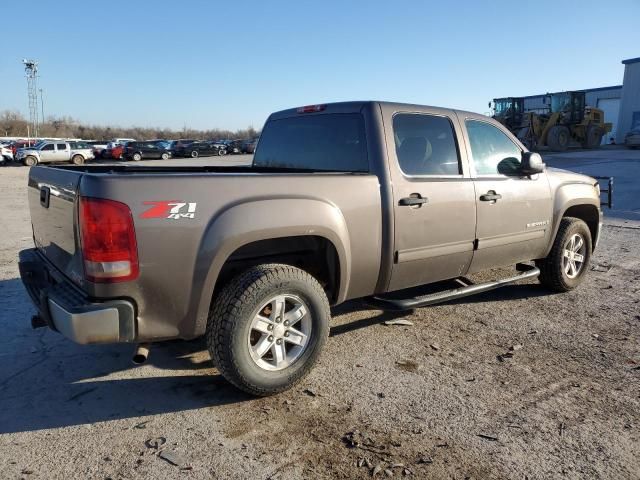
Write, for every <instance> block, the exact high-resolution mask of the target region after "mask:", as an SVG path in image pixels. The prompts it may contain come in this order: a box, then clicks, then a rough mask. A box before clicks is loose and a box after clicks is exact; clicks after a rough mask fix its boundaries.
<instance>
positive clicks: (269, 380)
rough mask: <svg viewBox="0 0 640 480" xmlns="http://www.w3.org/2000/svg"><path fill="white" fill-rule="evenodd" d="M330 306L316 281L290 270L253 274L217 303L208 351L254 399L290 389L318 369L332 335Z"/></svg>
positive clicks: (261, 268)
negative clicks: (313, 369) (326, 343)
mask: <svg viewBox="0 0 640 480" xmlns="http://www.w3.org/2000/svg"><path fill="white" fill-rule="evenodd" d="M330 315H331V313H330V310H329V302H328V300H327V296H326V294H325V292H324V290H323V289H322V287H321V286H320V284H319V283H318V281H317V280H316V279H315V278H313V277H312V276H311V275H309V274H308V273H307V272H305V271H303V270H300V269H299V268H296V267H292V266H290V265H282V264H266V265H258V266H256V267H252V268H249V269H248V270H246V271H244V272H243V273H241V274H239V275H238V276H236V277H235V278H234V279H233V280H231V281H230V282H229V283H228V284H227V285H226V286H225V287H224V288H223V289H222V291H221V292H220V293H219V294H218V296H217V297H216V299H215V300H214V302H213V308H212V309H211V312H210V313H209V320H208V324H207V345H208V347H209V352H210V353H211V357H212V358H213V359H214V363H215V365H216V367H217V368H218V369H219V370H220V372H221V373H222V375H223V376H224V377H225V378H226V379H227V380H228V381H230V382H231V383H233V384H234V385H235V386H236V387H238V388H240V389H241V390H244V391H246V392H248V393H251V394H253V395H260V396H265V395H272V394H275V393H279V392H282V391H284V390H287V389H289V388H291V387H292V386H293V385H295V384H296V383H297V382H299V381H300V380H301V379H302V378H303V377H304V376H305V375H307V373H309V371H310V370H311V368H312V367H313V366H314V365H315V363H316V361H317V360H318V357H319V356H320V352H321V350H322V347H323V346H324V344H325V342H326V340H327V336H328V333H329V320H330Z"/></svg>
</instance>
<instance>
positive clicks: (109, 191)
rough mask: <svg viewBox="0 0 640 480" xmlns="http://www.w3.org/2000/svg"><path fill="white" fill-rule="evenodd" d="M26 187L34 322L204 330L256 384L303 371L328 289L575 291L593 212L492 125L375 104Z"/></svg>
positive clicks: (560, 174)
mask: <svg viewBox="0 0 640 480" xmlns="http://www.w3.org/2000/svg"><path fill="white" fill-rule="evenodd" d="M28 190H29V207H30V211H31V219H32V224H33V239H34V243H35V248H33V249H29V250H25V251H23V252H21V254H20V272H21V276H22V279H23V282H24V284H25V286H26V288H27V290H28V292H29V293H30V295H31V297H32V299H33V301H34V302H35V304H36V306H37V308H38V311H39V313H38V315H36V316H34V318H33V319H32V324H33V325H34V327H40V326H47V325H48V326H49V327H51V328H53V329H55V330H57V331H59V332H60V333H62V334H63V335H65V336H67V337H69V338H70V339H72V340H74V341H76V342H78V343H84V344H90V343H109V342H131V343H137V344H147V343H149V342H156V341H161V340H167V339H176V338H182V339H192V338H196V337H200V336H203V335H204V336H206V339H207V342H208V346H209V349H210V352H211V356H212V358H213V361H214V363H215V365H216V366H217V368H218V369H219V370H220V371H221V372H222V374H223V375H224V376H225V377H226V378H227V379H228V380H229V381H231V382H232V383H234V384H235V385H237V386H238V387H239V388H241V389H243V390H246V391H248V392H251V393H253V394H256V395H268V394H272V393H276V392H280V391H283V390H285V389H287V388H289V387H291V386H292V385H293V384H295V383H296V382H297V381H299V380H300V379H301V378H302V377H303V376H304V375H305V374H306V373H307V372H308V371H309V370H310V369H311V367H312V366H313V365H314V363H315V362H316V360H317V358H318V356H319V354H320V351H321V350H322V347H323V345H324V343H325V341H326V339H327V335H328V332H329V323H330V316H331V312H330V305H336V304H339V303H342V302H344V301H346V300H349V299H354V298H364V299H365V300H366V302H368V303H369V304H372V305H375V306H376V307H378V308H382V309H393V310H409V309H413V308H417V307H422V306H426V305H431V304H434V303H438V302H443V301H446V300H450V299H454V298H460V297H463V296H466V295H470V294H473V293H478V292H482V291H486V290H489V289H492V288H496V287H499V286H502V285H506V284H509V283H513V282H515V281H517V280H520V279H523V278H529V277H535V276H538V277H539V279H540V282H541V283H542V284H544V285H545V286H547V287H549V288H550V289H551V290H555V291H566V290H570V289H572V288H575V287H577V286H578V285H579V284H580V282H581V281H582V280H583V278H584V276H585V275H586V273H587V271H588V265H589V260H590V257H591V254H592V252H593V249H594V248H595V245H596V243H597V240H598V237H599V232H600V226H601V218H602V217H601V210H600V199H599V193H600V192H599V187H598V184H597V182H596V181H595V180H594V179H592V178H589V177H586V176H583V175H578V174H573V173H570V172H566V171H561V170H553V169H550V168H546V167H545V165H544V164H543V163H542V159H541V157H540V156H539V155H538V154H536V153H531V152H528V151H527V150H526V148H524V147H523V145H522V144H521V143H520V142H519V141H518V140H517V139H516V138H514V137H513V135H511V134H510V133H509V131H508V130H506V129H505V128H504V127H503V126H502V125H500V124H499V123H498V122H496V121H494V120H492V119H490V118H487V117H486V116H483V115H477V114H474V113H469V112H462V111H455V110H450V109H444V108H432V107H425V106H419V105H404V104H396V103H384V102H348V103H336V104H328V105H312V106H306V107H301V108H297V109H291V110H285V111H282V112H278V113H274V114H272V115H271V116H270V117H269V119H268V121H267V123H266V124H265V126H264V129H263V133H262V136H261V137H260V140H259V143H258V146H257V149H256V152H255V156H254V159H253V163H252V165H250V166H246V167H243V166H239V167H207V166H197V167H193V166H187V165H185V166H180V167H169V166H162V167H153V166H139V165H118V166H104V165H102V166H101V165H93V166H60V167H33V168H32V169H31V171H30V174H29V185H28ZM525 262H527V263H525ZM509 265H515V266H516V269H515V271H514V274H513V276H510V277H509V278H498V279H496V280H495V281H492V282H488V283H481V284H469V283H467V284H465V286H462V287H460V288H454V289H449V290H444V291H436V293H431V294H428V295H425V296H421V297H417V298H413V297H410V296H408V294H403V292H402V291H403V290H404V289H408V288H409V287H413V286H416V285H423V284H429V283H434V282H439V281H442V280H446V279H456V278H459V277H462V276H465V275H467V274H470V273H473V272H478V271H481V270H486V269H491V268H493V267H499V266H509ZM391 292H393V294H391ZM140 354H141V355H140V356H141V357H143V358H144V353H143V351H142V350H140Z"/></svg>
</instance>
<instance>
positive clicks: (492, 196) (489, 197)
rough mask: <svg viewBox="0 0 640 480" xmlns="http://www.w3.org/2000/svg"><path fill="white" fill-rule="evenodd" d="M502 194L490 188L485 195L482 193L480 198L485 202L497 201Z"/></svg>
mask: <svg viewBox="0 0 640 480" xmlns="http://www.w3.org/2000/svg"><path fill="white" fill-rule="evenodd" d="M501 198H502V195H500V194H499V193H496V192H495V191H494V190H489V191H488V192H487V193H485V194H484V195H480V200H482V201H483V202H495V201H496V200H500V199H501Z"/></svg>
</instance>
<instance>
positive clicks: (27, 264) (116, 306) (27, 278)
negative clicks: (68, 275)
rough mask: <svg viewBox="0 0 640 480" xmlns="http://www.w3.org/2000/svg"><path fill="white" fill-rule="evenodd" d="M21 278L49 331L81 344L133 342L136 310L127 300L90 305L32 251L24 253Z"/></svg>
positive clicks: (81, 293) (88, 301) (88, 300)
mask: <svg viewBox="0 0 640 480" xmlns="http://www.w3.org/2000/svg"><path fill="white" fill-rule="evenodd" d="M18 265H19V268H20V277H21V279H22V283H23V284H24V286H25V288H26V289H27V292H28V293H29V296H30V297H31V300H32V301H33V303H34V304H35V306H36V308H37V309H38V313H39V315H40V316H41V317H42V318H43V319H44V320H45V321H46V323H47V324H48V325H49V327H50V328H51V329H53V330H55V331H57V332H60V333H61V334H62V335H64V336H65V337H67V338H69V339H70V340H73V341H74V342H76V343H80V344H93V343H120V342H133V341H134V340H135V336H136V330H135V308H134V305H133V303H132V302H130V301H128V300H125V299H117V300H108V301H104V302H94V301H91V300H90V299H89V298H88V297H87V296H86V295H85V294H84V293H83V292H82V291H80V290H79V289H78V288H77V287H75V286H74V285H73V284H71V282H69V281H68V280H66V279H65V278H64V277H63V276H62V275H60V273H59V272H57V271H56V270H55V268H53V267H52V266H50V265H49V264H48V262H47V261H46V260H45V259H44V258H43V257H42V255H40V253H39V252H38V251H37V250H36V249H34V248H32V249H28V250H22V251H21V252H20V259H19V264H18Z"/></svg>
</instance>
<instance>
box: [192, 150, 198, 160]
mask: <svg viewBox="0 0 640 480" xmlns="http://www.w3.org/2000/svg"><path fill="white" fill-rule="evenodd" d="M191 158H198V151H197V150H193V151H192V152H191Z"/></svg>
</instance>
